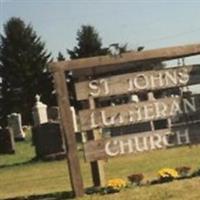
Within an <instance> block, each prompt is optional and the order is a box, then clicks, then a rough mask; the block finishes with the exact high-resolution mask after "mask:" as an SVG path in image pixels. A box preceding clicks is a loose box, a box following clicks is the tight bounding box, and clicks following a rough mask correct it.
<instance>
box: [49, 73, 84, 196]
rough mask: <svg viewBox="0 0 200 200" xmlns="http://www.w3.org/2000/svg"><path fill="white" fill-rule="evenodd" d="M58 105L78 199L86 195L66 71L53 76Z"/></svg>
mask: <svg viewBox="0 0 200 200" xmlns="http://www.w3.org/2000/svg"><path fill="white" fill-rule="evenodd" d="M53 76H54V81H55V89H56V94H57V100H58V105H59V108H60V115H61V130H62V131H63V134H64V139H65V144H66V147H67V161H68V168H69V175H70V181H71V186H72V190H73V192H74V193H75V196H76V197H82V196H83V195H84V188H83V180H82V175H81V169H80V163H79V158H78V153H77V147H76V139H75V134H74V127H73V118H72V112H71V109H70V103H69V95H68V90H67V87H66V82H65V75H64V71H57V72H55V73H54V74H53Z"/></svg>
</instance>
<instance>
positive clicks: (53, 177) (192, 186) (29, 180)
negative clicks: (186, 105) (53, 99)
mask: <svg viewBox="0 0 200 200" xmlns="http://www.w3.org/2000/svg"><path fill="white" fill-rule="evenodd" d="M199 155H200V146H193V147H191V148H190V147H180V148H176V149H168V150H159V151H155V152H149V153H142V154H137V155H131V156H125V157H120V158H117V159H111V160H109V161H108V162H107V163H106V165H105V171H106V176H107V179H110V178H125V179H126V177H127V176H128V175H130V174H132V173H144V175H145V179H146V180H147V179H153V178H154V177H157V171H158V170H159V169H160V168H163V167H172V168H173V167H178V166H183V165H184V166H185V165H186V166H190V167H192V170H193V171H194V170H196V169H198V168H199V167H200V157H199ZM34 156H35V155H34V148H33V147H32V146H31V143H30V138H29V139H28V140H27V141H26V142H19V143H17V144H16V154H15V155H6V156H3V155H1V156H0V199H5V198H11V197H19V196H29V195H39V194H40V195H41V194H47V193H55V192H64V191H70V190H71V188H70V183H69V176H68V171H67V165H66V160H63V161H54V162H41V161H33V160H32V159H33V158H34ZM81 169H82V174H83V178H84V185H85V187H89V186H92V182H91V175H90V167H89V164H88V163H85V162H84V161H83V160H82V159H81ZM198 188H200V178H192V179H185V180H179V181H173V182H171V183H166V184H160V185H154V186H144V187H135V188H128V189H125V190H123V191H121V192H120V193H117V194H112V195H86V196H85V197H84V198H83V199H87V200H88V199H102V200H103V199H113V198H115V199H124V200H126V199H134V200H139V199H140V200H151V199H152V200H165V199H170V200H171V199H172V200H173V199H180V200H183V199H184V200H197V199H200V190H199V189H198Z"/></svg>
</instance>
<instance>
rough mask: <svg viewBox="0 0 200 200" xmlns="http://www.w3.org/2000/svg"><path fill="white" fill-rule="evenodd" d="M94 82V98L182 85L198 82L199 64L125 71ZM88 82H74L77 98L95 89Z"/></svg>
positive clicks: (80, 98) (89, 93) (88, 94)
mask: <svg viewBox="0 0 200 200" xmlns="http://www.w3.org/2000/svg"><path fill="white" fill-rule="evenodd" d="M180 74H182V75H183V76H185V77H187V79H188V80H186V78H185V77H181V76H180ZM170 76H171V77H175V78H176V80H175V82H173V81H171V80H170ZM144 77H145V79H144ZM184 78H185V80H184ZM130 80H131V88H130ZM105 81H106V84H107V86H108V89H109V93H108V92H106V91H105ZM95 82H96V83H97V85H98V87H99V91H100V92H99V93H98V95H93V97H94V98H100V97H107V96H113V95H122V94H128V93H137V92H142V91H154V90H160V89H167V88H174V87H183V86H187V85H193V84H199V83H200V65H192V66H183V67H176V68H168V69H164V70H152V71H145V72H137V73H127V74H123V75H116V76H110V77H106V78H102V79H97V80H95ZM134 82H136V83H137V85H138V86H140V87H136V86H135V85H134ZM89 84H90V81H83V82H78V83H76V84H75V89H76V96H77V100H85V99H88V98H89V97H90V96H91V95H92V93H93V92H94V91H96V90H92V89H91V88H90V87H89Z"/></svg>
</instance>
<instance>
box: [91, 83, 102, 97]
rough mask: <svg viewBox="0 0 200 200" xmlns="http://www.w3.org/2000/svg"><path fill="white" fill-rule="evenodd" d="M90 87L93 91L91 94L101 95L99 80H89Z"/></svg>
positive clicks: (94, 95)
mask: <svg viewBox="0 0 200 200" xmlns="http://www.w3.org/2000/svg"><path fill="white" fill-rule="evenodd" d="M89 89H91V90H92V91H91V92H90V95H91V96H93V97H98V96H99V95H100V91H101V90H100V87H99V84H98V80H92V81H90V82H89Z"/></svg>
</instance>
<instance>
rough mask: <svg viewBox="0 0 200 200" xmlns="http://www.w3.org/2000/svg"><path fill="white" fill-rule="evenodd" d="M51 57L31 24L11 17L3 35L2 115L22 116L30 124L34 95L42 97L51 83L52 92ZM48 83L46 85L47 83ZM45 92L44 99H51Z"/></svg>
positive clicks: (0, 51) (0, 41)
mask: <svg viewBox="0 0 200 200" xmlns="http://www.w3.org/2000/svg"><path fill="white" fill-rule="evenodd" d="M49 58H50V54H49V53H47V51H46V50H45V44H44V43H43V42H42V41H41V38H40V37H38V36H37V34H36V32H35V31H34V30H33V28H32V26H31V25H26V24H25V23H24V22H23V21H22V20H21V19H20V18H15V17H13V18H10V19H9V20H8V21H7V23H6V24H4V35H3V34H1V35H0V62H1V68H0V76H1V78H2V88H1V93H2V102H1V105H2V115H3V119H4V122H5V119H6V116H7V114H9V113H11V112H20V113H22V117H23V121H24V122H26V123H27V122H30V120H31V113H32V112H31V109H32V106H33V104H34V101H35V95H36V94H40V95H42V94H43V92H44V90H46V88H45V87H44V85H46V84H47V82H48V84H47V85H48V88H49V91H52V85H51V83H50V79H51V77H50V76H49V73H48V72H47V69H46V66H47V62H48V60H49ZM44 81H45V82H44ZM49 95H50V93H49V94H47V92H46V91H45V92H44V95H42V98H46V99H47V97H46V96H49Z"/></svg>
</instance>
